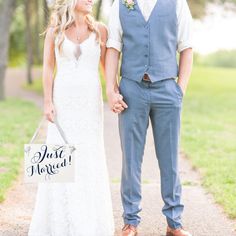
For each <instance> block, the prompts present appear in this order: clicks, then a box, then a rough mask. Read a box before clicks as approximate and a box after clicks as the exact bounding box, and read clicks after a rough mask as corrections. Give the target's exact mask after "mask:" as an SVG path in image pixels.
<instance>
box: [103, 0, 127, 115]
mask: <svg viewBox="0 0 236 236" xmlns="http://www.w3.org/2000/svg"><path fill="white" fill-rule="evenodd" d="M122 33H123V31H122V28H121V24H120V18H119V0H115V1H114V2H113V4H112V7H111V11H110V16H109V22H108V41H107V44H106V45H107V53H106V60H105V68H106V93H107V97H108V103H109V106H110V108H111V109H112V110H113V111H114V112H118V113H120V112H122V111H123V110H124V109H125V108H127V107H128V106H127V104H126V103H125V102H124V101H123V96H122V95H121V94H120V93H119V86H118V66H119V59H120V53H121V49H122ZM114 107H115V108H114Z"/></svg>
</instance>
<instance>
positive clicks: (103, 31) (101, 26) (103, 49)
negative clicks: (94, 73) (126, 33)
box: [98, 22, 108, 79]
mask: <svg viewBox="0 0 236 236" xmlns="http://www.w3.org/2000/svg"><path fill="white" fill-rule="evenodd" d="M98 29H99V32H100V34H101V41H102V45H101V57H100V65H101V67H100V68H101V70H102V76H103V78H104V79H106V78H105V56H106V50H107V48H106V41H107V37H108V36H107V27H106V25H105V24H103V23H100V22H99V23H98Z"/></svg>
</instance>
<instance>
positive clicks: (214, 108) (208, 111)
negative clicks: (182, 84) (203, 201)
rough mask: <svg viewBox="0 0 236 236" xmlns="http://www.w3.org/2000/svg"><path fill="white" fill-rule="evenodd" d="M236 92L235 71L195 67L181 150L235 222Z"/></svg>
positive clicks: (185, 111) (182, 133)
mask: <svg viewBox="0 0 236 236" xmlns="http://www.w3.org/2000/svg"><path fill="white" fill-rule="evenodd" d="M235 91H236V70H235V69H224V68H204V67H195V68H194V70H193V74H192V77H191V79H190V83H189V87H188V91H187V93H186V96H185V98H184V107H183V114H182V131H181V136H182V139H181V148H182V149H183V151H184V152H185V153H186V154H187V156H188V157H189V158H190V159H191V161H192V164H193V165H194V166H195V167H197V168H198V169H199V170H200V172H201V174H202V176H203V186H205V187H206V188H207V189H208V190H209V191H210V192H211V193H213V195H214V197H215V200H216V202H218V203H220V204H221V205H222V206H223V207H224V209H225V211H226V212H227V214H228V215H229V216H230V217H231V218H236V92H235ZM195 200H196V201H197V199H195Z"/></svg>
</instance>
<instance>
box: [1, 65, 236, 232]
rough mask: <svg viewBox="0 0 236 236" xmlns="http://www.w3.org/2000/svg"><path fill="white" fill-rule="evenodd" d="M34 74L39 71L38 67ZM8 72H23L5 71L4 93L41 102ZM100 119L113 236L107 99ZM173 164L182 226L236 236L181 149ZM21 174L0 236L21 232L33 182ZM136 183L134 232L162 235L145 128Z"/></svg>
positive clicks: (116, 166)
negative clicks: (137, 199)
mask: <svg viewBox="0 0 236 236" xmlns="http://www.w3.org/2000/svg"><path fill="white" fill-rule="evenodd" d="M35 73H36V74H39V73H40V71H36V72H35ZM13 75H14V76H16V78H21V77H23V75H24V72H22V71H20V70H17V69H14V70H10V71H8V73H7V83H6V87H7V88H8V89H7V96H17V97H22V98H25V99H29V100H31V101H34V102H35V103H36V104H37V105H39V106H40V107H42V98H41V97H40V96H38V95H35V94H33V93H29V92H26V91H22V90H21V89H19V85H20V84H21V82H22V81H20V79H19V81H18V82H17V83H14V81H12V79H13V78H14V76H13ZM20 75H21V76H20ZM13 85H14V86H15V88H12V86H13ZM17 86H18V87H17ZM9 88H11V89H9ZM10 91H11V92H10ZM14 91H15V92H14ZM104 118H105V119H104V121H105V123H104V129H105V145H106V154H107V165H108V170H109V176H110V186H111V193H112V201H113V210H114V216H115V224H116V235H119V232H120V229H121V227H122V226H123V221H122V217H121V214H122V205H121V199H120V176H121V151H120V142H119V136H118V125H117V116H116V115H115V114H113V113H111V112H110V111H109V109H108V107H107V104H105V105H104ZM46 128H47V123H45V124H44V126H43V127H42V129H41V132H40V137H39V140H38V141H39V142H40V141H43V140H44V138H45V131H46ZM179 166H180V174H181V181H182V183H183V203H184V205H185V211H184V214H183V223H184V226H185V228H187V229H189V230H190V231H191V232H192V233H193V235H194V236H236V221H233V220H230V219H228V218H227V217H226V215H225V214H224V212H223V210H222V208H221V207H220V206H219V205H217V204H215V202H214V200H213V197H212V196H211V194H209V193H207V192H206V190H205V189H203V188H202V187H201V177H200V175H199V174H198V172H197V171H195V170H194V169H193V168H192V167H191V164H190V162H189V160H188V159H187V158H186V157H185V156H184V154H183V153H181V155H180V159H179ZM22 169H23V168H22ZM22 176H23V175H22V173H21V175H20V176H19V178H18V179H17V180H16V181H15V183H14V185H13V186H12V187H11V188H10V189H9V191H8V193H7V198H6V200H5V202H3V203H2V204H0V236H26V235H27V229H28V227H29V223H30V219H31V215H32V211H33V206H34V201H35V194H36V190H37V185H35V184H24V183H23V180H22ZM142 182H143V184H142V194H143V199H142V207H143V210H142V212H141V218H142V221H141V224H140V227H139V232H140V233H139V235H140V236H152V235H155V236H163V235H165V228H166V221H165V218H164V216H163V215H162V214H161V208H162V206H163V202H162V200H161V195H160V178H159V170H158V162H157V160H156V157H155V152H154V142H153V138H152V131H151V129H150V128H149V130H148V135H147V141H146V149H145V154H144V161H143V168H142ZM104 236H105V235H104Z"/></svg>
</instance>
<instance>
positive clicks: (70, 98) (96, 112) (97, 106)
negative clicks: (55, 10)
mask: <svg viewBox="0 0 236 236" xmlns="http://www.w3.org/2000/svg"><path fill="white" fill-rule="evenodd" d="M95 37H96V34H95V33H94V32H92V33H91V34H90V36H89V37H88V38H87V39H86V40H85V41H84V42H82V44H81V50H82V55H81V56H80V58H79V59H78V61H77V60H76V58H75V56H74V50H75V47H76V45H75V43H74V42H72V41H70V40H69V39H68V38H65V40H64V42H63V55H61V54H59V51H58V49H57V47H55V55H56V63H57V73H56V77H55V80H54V87H53V102H54V105H55V108H56V112H57V118H58V122H59V123H60V125H61V127H62V129H63V131H64V133H65V136H66V138H67V139H68V142H69V143H74V144H78V146H79V149H78V150H76V182H75V183H39V185H38V191H37V195H36V202H35V206H34V211H33V216H32V220H31V224H30V228H29V232H28V236H112V235H114V221H113V212H112V202H111V193H110V185H109V175H108V169H107V164H106V158H105V150H104V139H103V100H102V91H101V84H100V80H99V70H98V67H99V60H100V53H101V52H100V46H99V44H97V43H96V39H95ZM56 41H57V38H56ZM56 41H55V42H56ZM46 142H47V143H64V142H63V139H62V138H61V136H60V134H59V132H58V130H57V128H56V126H55V125H54V124H53V123H51V122H49V124H48V131H47V139H46Z"/></svg>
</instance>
